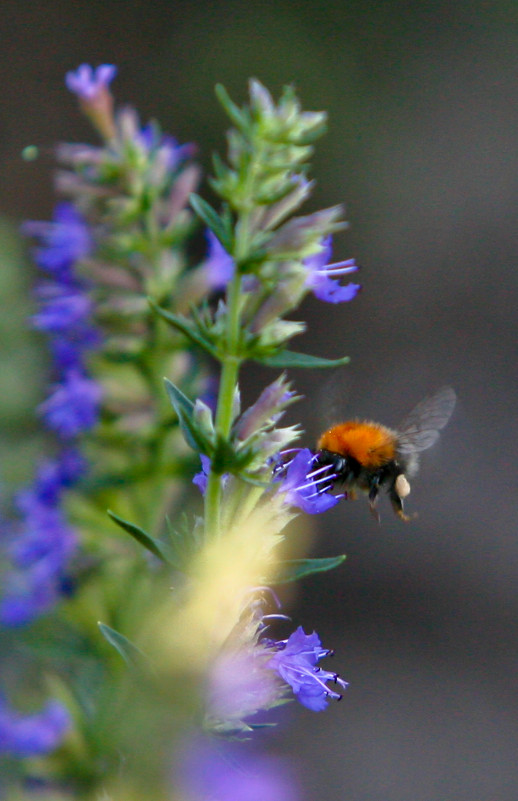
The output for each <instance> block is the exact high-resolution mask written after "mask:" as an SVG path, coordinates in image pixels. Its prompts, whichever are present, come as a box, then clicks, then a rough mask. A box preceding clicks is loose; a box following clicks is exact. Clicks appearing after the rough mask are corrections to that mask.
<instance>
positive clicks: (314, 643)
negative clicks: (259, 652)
mask: <svg viewBox="0 0 518 801" xmlns="http://www.w3.org/2000/svg"><path fill="white" fill-rule="evenodd" d="M273 647H274V648H276V649H278V650H277V653H276V654H275V656H273V657H272V658H271V660H270V661H269V662H268V667H270V668H272V670H276V671H277V673H278V674H279V676H280V677H281V678H282V679H283V680H284V681H285V682H286V683H287V684H289V685H290V687H291V688H292V690H293V692H294V694H295V696H296V697H297V699H298V700H299V701H300V703H301V704H302V705H303V706H305V707H307V708H308V709H311V710H313V712H320V711H321V710H322V709H325V708H326V706H327V702H328V698H333V699H335V700H337V701H339V700H340V699H341V697H342V696H341V694H340V693H338V692H336V691H334V690H331V689H329V687H328V686H327V684H326V682H328V681H333V682H334V683H335V684H339V685H340V686H341V687H343V688H344V689H345V687H347V682H345V681H343V679H341V678H339V676H338V675H337V674H336V673H329V672H328V671H327V670H322V669H321V668H319V667H317V662H318V661H319V659H322V657H324V656H329V655H330V654H331V651H328V650H326V649H325V648H322V645H321V643H320V639H319V637H318V634H317V633H316V632H313V634H305V633H304V629H303V628H302V626H299V627H298V629H297V630H296V631H294V632H293V634H291V635H290V636H289V637H288V639H287V640H285V641H282V642H276V643H274V644H273Z"/></svg>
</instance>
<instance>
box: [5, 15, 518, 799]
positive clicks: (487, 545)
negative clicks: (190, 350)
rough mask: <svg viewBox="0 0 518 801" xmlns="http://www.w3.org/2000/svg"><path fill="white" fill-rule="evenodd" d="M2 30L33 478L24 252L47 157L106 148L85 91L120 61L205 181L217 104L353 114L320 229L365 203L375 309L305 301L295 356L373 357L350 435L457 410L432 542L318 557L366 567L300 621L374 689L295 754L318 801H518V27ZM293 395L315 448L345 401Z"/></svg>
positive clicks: (169, 21)
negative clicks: (418, 414)
mask: <svg viewBox="0 0 518 801" xmlns="http://www.w3.org/2000/svg"><path fill="white" fill-rule="evenodd" d="M2 12H3V36H2V48H1V52H0V64H1V74H2V77H3V80H2V84H3V85H2V95H3V98H2V104H1V110H0V115H1V130H0V165H1V167H0V169H1V172H2V182H1V187H0V213H1V214H2V215H3V222H2V227H1V231H0V233H1V235H2V242H3V245H2V255H1V258H2V262H3V265H2V270H1V271H0V288H1V291H2V293H3V300H4V307H5V311H4V312H3V314H2V321H0V334H1V336H2V342H1V353H0V358H1V364H0V367H1V369H2V376H3V382H2V383H3V385H4V388H3V390H2V399H1V407H0V411H1V413H2V416H3V418H4V420H5V421H6V425H5V426H4V428H5V429H6V430H5V433H4V439H3V445H2V447H1V448H0V456H2V455H6V453H8V454H9V457H10V460H12V459H13V456H15V455H16V456H17V458H16V459H15V461H14V463H13V464H12V468H11V466H10V468H9V470H10V476H14V477H15V478H16V479H18V478H22V477H23V476H24V475H25V473H26V472H27V471H28V463H29V461H30V458H31V455H32V454H33V453H34V451H35V450H36V449H37V447H38V439H37V435H36V433H35V430H32V429H27V428H26V417H25V414H26V412H27V410H28V409H29V408H30V407H31V405H33V404H34V403H35V402H36V401H37V400H39V399H40V397H41V394H40V393H41V380H42V379H41V377H40V376H39V375H38V374H37V373H35V372H34V369H33V367H32V363H31V361H30V359H31V358H32V356H33V355H34V348H37V343H36V342H35V338H34V336H33V335H27V334H24V329H25V323H24V318H25V315H26V314H27V312H28V309H29V306H28V301H27V299H25V297H24V291H25V290H26V288H27V287H28V286H29V285H30V283H31V272H30V267H28V266H27V264H26V263H25V262H24V257H23V250H20V245H19V243H18V241H17V238H16V230H17V226H18V224H19V221H20V220H21V219H23V218H32V219H40V218H44V217H47V216H48V215H49V214H50V212H51V208H52V205H53V202H54V198H53V196H52V191H51V186H50V176H51V170H52V159H51V158H50V152H49V153H48V155H46V152H47V149H48V148H50V147H51V146H52V145H53V144H54V143H55V142H56V141H57V140H65V141H66V140H71V141H78V140H79V141H81V140H85V139H88V140H90V139H91V133H90V131H89V128H88V126H87V123H86V122H85V121H84V120H83V119H82V118H81V117H80V116H79V115H78V114H77V111H76V106H75V102H74V99H73V98H72V97H71V96H70V94H69V93H68V92H67V91H66V89H65V88H64V84H63V76H64V73H65V72H66V71H67V70H70V69H74V68H75V67H76V66H77V65H78V64H80V63H81V62H83V61H87V62H90V63H93V64H98V63H102V62H111V63H115V64H117V65H118V67H119V77H118V78H117V79H116V81H115V83H114V92H115V94H116V97H117V99H118V100H119V101H120V102H128V103H131V104H133V105H135V106H136V107H137V108H138V109H139V110H140V112H141V114H142V117H143V119H144V120H147V119H148V118H149V117H156V118H157V119H159V120H160V122H161V123H162V124H163V127H164V128H165V130H167V131H169V132H171V133H173V134H174V135H175V136H176V137H177V138H178V139H179V140H180V141H196V142H198V144H199V147H200V157H201V160H202V163H203V164H204V165H205V167H206V168H207V169H209V167H210V154H211V152H212V151H213V150H214V149H215V148H218V149H220V150H221V149H222V147H223V145H224V140H223V131H224V126H225V125H226V121H225V118H224V116H223V114H222V112H221V111H220V109H219V107H218V105H217V103H216V100H215V98H214V93H213V86H214V84H215V82H216V81H220V82H223V83H224V84H226V86H227V88H228V89H229V91H230V93H231V95H232V96H233V97H234V98H235V99H237V100H239V101H240V102H242V101H244V99H245V96H246V81H247V79H248V77H250V76H256V77H258V78H259V79H260V80H262V81H263V82H264V83H266V85H267V86H268V87H269V88H270V89H271V90H272V91H273V92H274V94H276V95H278V93H279V91H280V89H281V87H282V85H283V84H285V83H295V85H296V86H297V88H298V90H299V93H300V96H301V98H302V101H303V103H304V105H305V107H306V108H308V109H326V110H328V112H329V117H330V128H329V134H328V135H327V136H326V137H325V139H324V140H322V142H321V143H320V145H319V147H318V150H317V155H316V159H315V168H314V173H313V174H314V176H315V177H316V178H317V179H318V188H317V191H316V194H315V197H314V200H312V201H311V208H317V207H319V206H322V205H332V204H335V203H339V202H345V203H346V206H347V217H348V219H349V220H350V223H351V224H350V229H349V231H348V232H346V233H345V234H344V235H341V236H340V237H337V238H336V239H335V257H336V259H339V258H350V257H354V258H356V259H357V260H358V262H359V263H360V264H361V265H362V272H361V281H362V283H363V287H364V290H363V293H362V294H361V296H360V297H359V298H358V299H356V300H355V301H354V302H353V303H351V304H347V305H340V306H336V307H332V306H330V305H324V304H322V303H319V302H318V301H316V300H308V301H307V304H306V306H305V308H304V309H303V313H304V315H305V316H306V317H307V319H308V320H309V333H308V334H307V335H305V337H304V338H303V340H304V341H302V340H299V342H298V343H297V349H300V350H302V349H304V350H307V351H310V352H311V353H314V354H319V355H325V356H328V357H335V356H341V355H343V354H344V353H348V354H349V355H350V356H351V357H352V362H351V366H350V367H349V368H346V370H347V391H346V392H344V399H343V403H344V414H346V415H351V416H352V415H355V414H360V415H365V416H372V417H374V418H375V419H378V420H380V421H381V422H384V423H386V424H389V425H394V424H397V422H398V420H399V419H400V418H401V417H403V416H404V415H405V413H406V412H407V411H408V410H409V409H410V408H411V407H412V406H413V405H414V404H415V403H416V402H417V401H419V400H420V399H421V398H422V397H423V396H424V395H426V394H427V393H428V392H430V391H433V390H435V389H437V388H438V387H440V386H441V385H443V384H447V383H450V384H452V385H453V386H454V387H455V388H456V390H457V392H458V395H459V402H458V406H457V409H456V412H455V415H454V417H453V419H452V421H451V423H450V424H449V426H448V428H447V429H446V431H445V432H444V434H443V436H442V438H441V441H440V444H439V445H438V446H436V447H435V448H434V449H433V450H432V451H430V452H428V453H426V454H425V455H424V458H423V459H422V468H421V471H420V474H419V477H418V478H417V479H416V480H415V481H414V484H413V492H412V495H411V496H410V498H409V503H408V509H409V511H410V512H413V511H417V512H418V513H419V516H418V518H417V519H416V520H415V521H413V522H412V523H410V524H409V525H404V524H402V523H401V522H400V521H399V520H396V519H394V518H393V516H392V513H391V510H390V508H389V507H388V505H386V506H385V505H382V508H381V512H382V523H381V526H378V525H377V524H376V523H375V522H374V520H373V519H372V518H371V517H370V515H369V513H368V509H367V505H366V503H365V502H361V501H359V502H357V503H356V504H352V503H349V504H346V503H343V504H341V505H339V506H338V507H337V508H336V509H335V510H333V511H332V512H331V513H328V514H326V515H325V517H323V518H321V519H319V521H318V523H319V525H320V534H319V536H318V539H317V540H316V541H315V543H314V546H313V550H314V552H315V553H318V554H319V555H326V554H333V553H337V552H341V551H345V552H346V553H347V555H348V559H347V561H346V562H345V564H344V566H342V567H341V568H340V569H339V570H337V571H335V572H334V573H332V574H329V575H324V576H320V577H316V578H313V579H311V580H308V581H306V582H305V583H304V585H303V587H302V588H301V593H300V597H299V606H298V607H297V608H296V609H295V610H294V619H295V621H296V622H297V623H299V622H300V623H302V624H303V625H304V626H305V627H306V630H312V628H313V627H314V628H316V629H317V630H318V631H319V632H320V633H321V636H322V639H323V640H324V644H325V645H327V646H329V647H334V648H335V649H336V651H337V655H336V656H335V659H334V663H332V664H331V666H332V667H334V668H335V669H337V670H339V671H340V672H341V673H342V675H343V676H344V677H345V678H347V679H348V680H349V681H350V685H351V686H350V688H349V689H348V690H347V692H346V694H345V697H344V699H343V701H342V702H341V704H340V705H339V706H331V708H330V709H329V710H328V711H327V712H326V713H323V714H319V715H314V714H312V713H310V712H308V711H307V710H303V709H295V708H293V709H292V710H291V712H290V715H291V718H292V720H291V725H288V726H286V727H285V729H284V732H283V734H282V736H281V735H280V734H279V735H277V739H276V741H275V747H276V748H278V749H279V750H280V751H283V752H286V753H289V754H293V755H294V757H296V758H297V759H298V760H299V768H300V773H301V777H302V781H303V783H304V784H305V786H306V795H307V798H308V799H314V798H318V799H319V801H335V799H338V798H340V799H342V798H343V799H347V801H443V799H455V801H516V798H518V760H517V759H516V751H517V745H518V716H517V701H518V681H517V675H516V673H517V659H518V636H517V627H518V581H517V577H518V537H517V532H516V510H515V507H516V484H517V481H516V469H515V455H516V452H517V443H516V437H515V434H516V429H515V418H516V411H515V409H516V397H517V391H518V383H517V376H516V367H515V361H516V351H517V325H516V321H517V311H516V302H517V295H516V283H517V279H516V275H517V270H516V236H515V227H516V226H515V216H516V200H517V191H518V179H517V169H516V155H515V154H516V145H517V135H516V131H517V111H516V110H517V107H518V103H517V100H518V98H517V92H516V86H517V66H518V64H517V43H518V6H517V5H516V3H515V2H510V1H508V2H506V1H505V0H501V1H500V0H495V2H492V3H487V2H485V1H483V0H479V1H478V2H459V3H452V2H450V1H448V2H445V1H443V2H417V3H408V2H403V1H402V0H400V2H384V1H382V0H380V2H370V3H365V2H361V1H360V0H353V1H352V2H325V3H324V2H318V1H317V2H315V0H311V1H310V0H307V1H305V0H296V2H285V3H282V2H269V1H268V0H261V1H260V2H258V1H256V0H249V1H248V2H243V0H241V2H239V1H236V2H217V1H214V2H192V0H191V2H186V0H181V2H167V3H166V2H154V1H153V0H141V1H140V2H131V1H130V0H127V1H126V2H120V0H76V1H75V2H74V3H70V2H66V3H65V2H60V1H59V0H50V2H46V3H42V2H33V3H20V2H18V0H3V3H2ZM29 144H36V145H38V146H39V147H40V148H41V151H42V156H41V157H40V159H39V160H38V161H36V162H34V163H30V164H28V163H25V162H24V161H22V159H21V158H20V152H21V150H22V148H23V147H24V146H26V145H29ZM307 208H308V209H309V207H307ZM13 326H14V329H13ZM13 330H14V331H15V333H14V334H13V333H12V331H13ZM28 365H31V367H30V372H29V368H28ZM263 377H264V376H263V375H261V376H260V378H261V379H262V378H263ZM293 377H294V378H295V379H296V381H297V385H298V388H299V389H300V390H301V391H302V392H303V393H304V394H305V395H306V401H305V402H304V404H303V405H300V406H299V408H298V409H297V414H298V415H300V414H302V415H303V416H304V423H305V425H306V428H307V430H308V440H307V441H308V444H311V443H312V441H313V438H314V436H315V435H316V434H318V429H319V425H321V419H320V413H318V414H317V415H315V411H314V410H315V409H319V408H321V404H322V394H324V395H325V394H326V393H327V388H326V385H325V384H324V383H323V382H324V378H322V377H321V376H320V375H319V376H316V375H314V374H311V375H308V374H304V373H302V372H300V373H297V374H294V376H293ZM321 378H322V380H321ZM249 379H250V385H249V386H251V385H252V384H253V381H254V380H255V381H257V380H258V376H257V375H252V374H249ZM322 385H323V389H322V388H321V387H322ZM319 387H320V389H319ZM250 392H251V393H252V390H250ZM329 394H332V392H331V390H329ZM324 400H325V399H324ZM293 417H294V418H295V415H293ZM14 446H16V447H15V449H14V450H15V453H13V448H14Z"/></svg>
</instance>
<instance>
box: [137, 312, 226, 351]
mask: <svg viewBox="0 0 518 801" xmlns="http://www.w3.org/2000/svg"><path fill="white" fill-rule="evenodd" d="M149 305H150V306H151V308H152V309H153V311H155V312H156V313H157V314H158V315H159V316H160V317H162V319H164V320H165V321H166V322H167V323H169V325H172V326H173V328H176V329H177V331H181V332H182V334H185V336H186V337H187V338H188V339H190V340H191V342H194V344H195V345H198V346H199V347H200V348H203V350H205V351H207V353H209V354H210V355H211V356H213V357H214V358H216V349H215V348H214V346H213V345H212V343H211V342H209V340H208V339H206V337H204V336H203V334H201V333H200V332H199V331H197V330H196V328H195V327H194V326H193V325H192V323H191V322H190V321H189V320H187V319H186V318H185V317H182V316H180V315H178V314H173V313H172V312H169V311H166V310H165V309H162V308H161V307H160V306H158V305H157V304H156V303H155V302H154V301H153V300H151V299H150V301H149Z"/></svg>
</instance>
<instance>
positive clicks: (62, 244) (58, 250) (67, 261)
mask: <svg viewBox="0 0 518 801" xmlns="http://www.w3.org/2000/svg"><path fill="white" fill-rule="evenodd" d="M22 233H24V234H25V235H26V236H33V237H36V238H37V239H39V240H40V243H41V247H39V248H36V249H35V251H34V258H35V261H36V263H37V265H38V266H39V267H41V269H42V270H45V271H46V272H48V273H49V274H50V275H53V276H54V277H56V278H59V280H60V281H61V282H65V283H66V282H74V283H75V280H76V279H75V276H74V275H73V273H72V272H71V268H72V266H73V265H74V264H75V262H77V261H79V260H80V259H84V258H86V257H87V256H88V255H89V254H90V253H91V251H92V248H93V242H92V237H91V234H90V230H89V228H88V225H87V224H86V222H85V220H84V219H83V217H82V215H81V214H79V212H78V211H77V210H76V209H75V208H74V206H73V205H72V204H71V203H58V205H57V206H56V208H55V210H54V218H53V220H52V222H40V221H28V222H25V223H24V224H23V225H22Z"/></svg>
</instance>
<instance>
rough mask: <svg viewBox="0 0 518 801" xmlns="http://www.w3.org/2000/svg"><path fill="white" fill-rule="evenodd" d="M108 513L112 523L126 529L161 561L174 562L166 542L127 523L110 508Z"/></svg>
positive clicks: (133, 524)
mask: <svg viewBox="0 0 518 801" xmlns="http://www.w3.org/2000/svg"><path fill="white" fill-rule="evenodd" d="M108 514H109V516H110V517H111V519H112V520H113V521H114V523H117V525H118V526H120V527H121V528H123V529H124V531H127V532H128V534H130V535H131V536H132V537H133V539H135V540H137V542H138V543H140V545H143V546H144V548H147V550H148V551H150V552H151V553H152V554H154V555H155V556H157V557H158V559H160V560H161V561H162V562H166V563H168V564H172V565H174V564H175V560H174V555H173V554H172V553H171V550H170V548H169V547H168V546H167V544H166V543H164V542H160V541H159V540H156V539H155V538H154V537H151V536H150V535H149V534H147V533H146V532H145V531H144V529H142V528H140V527H139V526H136V525H135V523H129V522H128V521H127V520H123V519H122V517H119V515H116V514H115V512H112V511H111V510H110V509H108Z"/></svg>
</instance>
